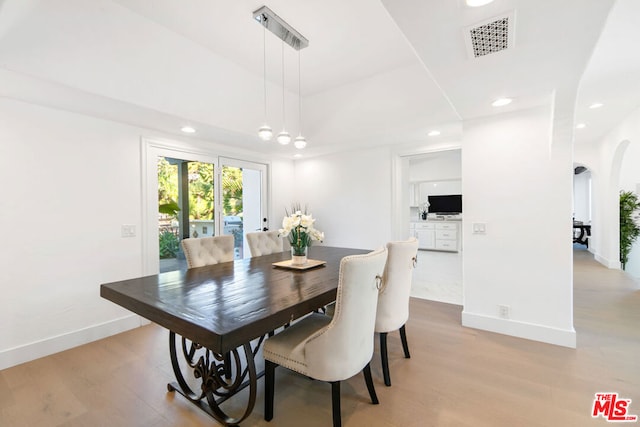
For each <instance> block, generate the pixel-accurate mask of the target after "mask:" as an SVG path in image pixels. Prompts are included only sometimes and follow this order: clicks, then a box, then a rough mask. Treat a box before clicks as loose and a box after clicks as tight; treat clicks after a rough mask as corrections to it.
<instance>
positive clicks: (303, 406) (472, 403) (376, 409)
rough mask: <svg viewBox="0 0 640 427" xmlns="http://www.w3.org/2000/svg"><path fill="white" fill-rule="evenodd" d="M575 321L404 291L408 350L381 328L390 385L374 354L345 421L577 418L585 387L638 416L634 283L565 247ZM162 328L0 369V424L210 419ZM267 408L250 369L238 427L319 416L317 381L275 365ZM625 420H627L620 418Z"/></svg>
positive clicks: (322, 405)
mask: <svg viewBox="0 0 640 427" xmlns="http://www.w3.org/2000/svg"><path fill="white" fill-rule="evenodd" d="M574 262H575V294H574V299H575V311H574V315H575V327H576V330H577V333H578V348H577V349H575V350H573V349H568V348H563V347H557V346H552V345H547V344H541V343H537V342H532V341H527V340H522V339H517V338H512V337H508V336H503V335H497V334H492V333H489V332H483V331H477V330H473V329H467V328H463V327H462V326H460V313H461V307H459V306H456V305H450V304H444V303H438V302H432V301H426V300H419V299H413V300H412V301H411V319H410V321H409V324H408V326H407V333H408V338H409V345H410V348H411V355H412V358H411V359H408V360H407V359H404V358H403V357H402V350H401V346H400V340H399V338H398V336H397V334H392V335H391V336H390V342H389V346H390V358H391V360H390V363H391V375H392V381H393V386H392V387H385V386H384V384H383V383H382V379H381V369H380V362H379V359H378V358H377V357H375V356H377V354H376V355H375V356H374V360H373V362H372V371H373V375H374V382H375V384H376V388H377V392H378V396H379V398H380V405H376V406H374V405H371V404H370V403H369V401H368V398H367V396H368V395H367V392H366V388H365V385H364V380H363V378H362V376H361V375H358V376H356V377H354V378H352V379H350V380H349V381H347V382H346V383H345V384H344V385H343V388H342V391H343V393H342V404H343V408H342V414H343V422H344V424H345V425H346V426H354V427H357V426H408V427H410V426H588V425H606V424H607V423H606V421H605V420H603V419H602V418H598V419H592V418H591V415H590V414H591V406H592V401H593V398H594V393H596V392H618V393H619V394H620V395H621V397H624V398H630V399H633V402H632V404H631V407H630V409H631V411H630V413H631V414H636V415H640V290H639V289H640V287H639V285H638V283H637V281H633V280H632V279H630V278H629V277H628V276H627V275H625V274H624V273H622V272H619V271H612V270H608V269H606V268H604V267H602V266H600V265H599V264H597V263H595V262H594V261H593V259H592V257H591V255H590V254H588V253H587V252H585V251H576V252H575V261H574ZM167 341H168V338H167V331H166V330H163V329H161V328H159V327H157V326H155V325H149V326H145V327H142V328H139V329H137V330H133V331H130V332H127V333H123V334H120V335H118V336H114V337H111V338H108V339H104V340H101V341H97V342H94V343H91V344H87V345H84V346H81V347H78V348H75V349H72V350H69V351H65V352H62V353H59V354H55V355H52V356H49V357H45V358H42V359H39V360H36V361H33V362H30V363H26V364H23V365H20V366H16V367H13V368H10V369H6V370H4V371H0V426H3V427H9V426H19V427H23V426H91V427H97V426H110V427H115V426H158V427H160V426H211V425H217V423H216V422H215V421H213V420H212V419H211V418H209V417H208V416H206V415H204V414H202V413H200V412H199V411H198V410H196V409H195V408H194V407H193V406H192V405H190V404H189V403H187V402H186V401H185V399H183V398H182V396H179V395H174V394H173V393H167V391H166V383H167V382H169V381H171V380H172V379H173V375H172V373H171V368H170V364H169V361H168V354H167V353H168V352H167ZM276 380H277V382H276V400H275V418H274V420H273V421H272V422H271V423H266V422H264V421H263V420H262V416H263V407H262V405H263V396H262V380H261V381H260V392H259V394H258V400H257V403H256V408H255V410H254V413H253V414H252V416H251V417H250V418H249V419H248V420H247V421H246V422H245V423H243V425H247V426H253V425H256V426H267V425H271V426H301V425H304V426H305V427H312V426H329V425H331V409H330V408H331V404H330V402H331V400H330V387H329V385H328V384H325V383H321V382H317V381H311V380H309V379H307V378H304V377H300V376H297V375H294V374H291V373H289V372H288V371H287V370H285V369H278V370H277V371H276ZM632 425H633V424H632Z"/></svg>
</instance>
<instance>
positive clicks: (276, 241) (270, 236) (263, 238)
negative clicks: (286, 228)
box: [247, 231, 284, 257]
mask: <svg viewBox="0 0 640 427" xmlns="http://www.w3.org/2000/svg"><path fill="white" fill-rule="evenodd" d="M247 243H249V250H250V251H251V256H252V257H254V256H260V255H269V254H273V253H276V252H282V251H283V250H284V244H283V242H282V237H280V233H279V232H278V231H256V232H254V233H247Z"/></svg>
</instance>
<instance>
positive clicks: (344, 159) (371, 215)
mask: <svg viewBox="0 0 640 427" xmlns="http://www.w3.org/2000/svg"><path fill="white" fill-rule="evenodd" d="M295 170H296V184H297V186H296V201H299V202H300V203H301V204H302V205H303V206H304V205H305V204H308V206H309V210H310V211H311V212H312V213H313V216H314V218H316V227H317V228H318V229H319V230H322V231H324V233H325V241H324V244H325V245H328V246H346V247H354V248H364V249H375V248H377V247H378V246H381V245H384V244H386V243H387V242H388V241H389V240H390V239H391V153H390V151H389V149H387V148H375V149H369V150H362V151H354V152H349V153H342V154H335V155H328V156H324V157H319V158H314V159H310V160H299V161H296V166H295ZM407 229H408V227H407Z"/></svg>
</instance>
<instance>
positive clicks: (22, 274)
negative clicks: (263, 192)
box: [0, 98, 293, 369]
mask: <svg viewBox="0 0 640 427" xmlns="http://www.w3.org/2000/svg"><path fill="white" fill-rule="evenodd" d="M143 135H144V136H152V137H164V138H166V137H167V135H158V134H154V132H151V131H149V130H145V129H140V128H135V127H131V126H127V125H123V124H118V123H114V122H109V121H105V120H100V119H95V118H91V117H87V116H82V115H77V114H73V113H68V112H64V111H60V110H54V109H50V108H45V107H40V106H36V105H32V104H27V103H23V102H18V101H13V100H9V99H6V98H0V158H2V159H3V166H2V168H0V181H1V182H3V183H4V184H5V185H4V189H5V190H4V194H3V196H2V197H1V198H0V212H1V218H2V224H3V244H2V245H0V262H1V263H2V265H1V266H0V270H1V271H2V279H1V280H2V282H1V284H0V288H1V289H2V293H3V297H2V298H1V299H0V337H1V339H0V369H3V368H5V367H8V366H12V365H15V364H18V363H22V362H25V361H27V360H31V359H34V358H37V357H40V356H43V355H46V354H51V353H54V352H57V351H61V350H64V349H66V348H69V347H73V346H75V345H79V344H83V343H86V342H89V341H91V340H94V339H99V338H102V337H104V336H107V335H110V334H113V333H117V332H119V331H121V330H124V329H128V328H131V327H135V326H138V325H139V324H140V321H139V318H138V317H137V316H134V315H132V314H131V313H130V312H128V311H127V310H124V309H122V308H120V307H118V306H117V305H115V304H113V303H111V302H109V301H107V300H104V299H102V298H100V295H99V292H100V290H99V286H100V284H101V283H105V282H110V281H115V280H121V279H126V278H131V277H136V276H140V275H141V274H142V272H143V265H144V263H143V258H142V257H143V253H142V230H143V226H142V224H141V218H142V202H141V200H142V196H141V155H140V153H141V149H140V138H141V136H143ZM196 142H197V141H196ZM196 142H192V144H194V143H196ZM200 146H201V147H202V146H205V147H210V149H211V152H212V154H215V155H217V154H221V155H229V154H230V151H226V152H224V153H222V152H221V153H218V151H220V150H222V148H221V147H222V146H221V145H220V144H213V143H206V144H203V143H200ZM227 150H229V149H228V148H227ZM231 153H232V152H231ZM244 155H246V153H242V152H240V153H236V157H239V156H240V157H241V156H244ZM292 172H293V167H292V162H288V161H282V160H274V161H273V162H272V171H271V176H272V185H271V190H272V193H273V196H272V200H273V201H274V202H275V203H278V204H279V203H281V202H282V200H283V199H287V200H288V199H289V198H290V197H291V194H293V191H292V189H293V182H292V180H291V176H292ZM272 209H273V208H272ZM36 224H40V225H36ZM122 224H133V225H135V226H136V230H137V235H136V237H134V238H122V237H121V235H120V232H121V230H120V227H121V225H122Z"/></svg>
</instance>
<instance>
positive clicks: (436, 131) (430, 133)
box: [427, 130, 440, 136]
mask: <svg viewBox="0 0 640 427" xmlns="http://www.w3.org/2000/svg"><path fill="white" fill-rule="evenodd" d="M438 135H440V131H439V130H432V131H431V132H429V133H428V134H427V136H438Z"/></svg>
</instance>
